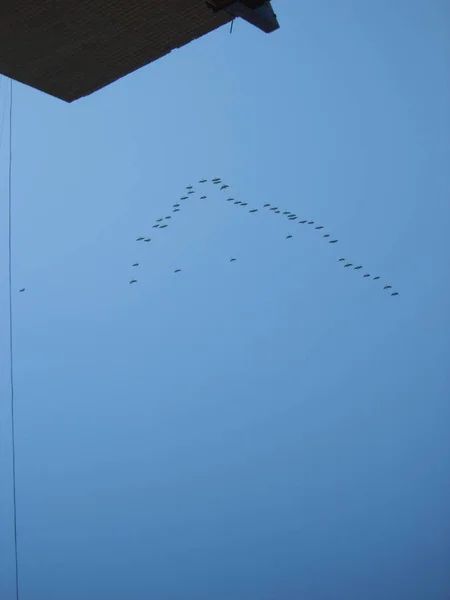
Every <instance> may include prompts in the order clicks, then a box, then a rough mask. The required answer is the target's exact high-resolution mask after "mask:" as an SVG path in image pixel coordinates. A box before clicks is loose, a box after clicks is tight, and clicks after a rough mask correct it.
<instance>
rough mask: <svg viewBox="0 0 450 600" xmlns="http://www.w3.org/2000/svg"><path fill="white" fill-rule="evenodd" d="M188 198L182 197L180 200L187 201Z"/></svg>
mask: <svg viewBox="0 0 450 600" xmlns="http://www.w3.org/2000/svg"><path fill="white" fill-rule="evenodd" d="M187 199H188V197H187V196H181V198H180V200H187Z"/></svg>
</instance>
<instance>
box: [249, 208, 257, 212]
mask: <svg viewBox="0 0 450 600" xmlns="http://www.w3.org/2000/svg"><path fill="white" fill-rule="evenodd" d="M248 212H249V213H255V212H258V209H257V208H252V210H249V211H248Z"/></svg>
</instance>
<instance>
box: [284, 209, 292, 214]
mask: <svg viewBox="0 0 450 600" xmlns="http://www.w3.org/2000/svg"><path fill="white" fill-rule="evenodd" d="M290 214H291V213H290V212H289V211H288V210H285V211H284V213H283V215H290Z"/></svg>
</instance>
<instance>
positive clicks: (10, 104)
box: [8, 79, 19, 600]
mask: <svg viewBox="0 0 450 600" xmlns="http://www.w3.org/2000/svg"><path fill="white" fill-rule="evenodd" d="M12 115H13V81H12V79H10V86H9V167H8V283H9V364H10V387H11V442H12V488H13V527H14V564H15V576H16V577H15V580H16V600H19V560H18V551H17V502H16V425H15V414H14V408H15V407H14V361H13V308H12V121H13V119H12Z"/></svg>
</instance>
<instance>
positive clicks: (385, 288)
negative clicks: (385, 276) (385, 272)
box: [383, 285, 392, 290]
mask: <svg viewBox="0 0 450 600" xmlns="http://www.w3.org/2000/svg"><path fill="white" fill-rule="evenodd" d="M383 289H384V290H391V289H392V285H385V286H384V288H383Z"/></svg>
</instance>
